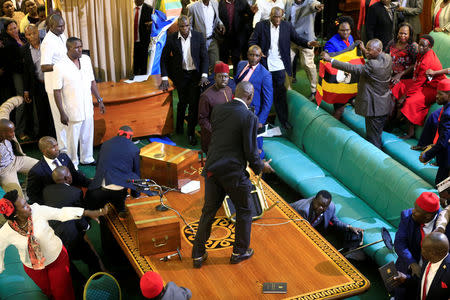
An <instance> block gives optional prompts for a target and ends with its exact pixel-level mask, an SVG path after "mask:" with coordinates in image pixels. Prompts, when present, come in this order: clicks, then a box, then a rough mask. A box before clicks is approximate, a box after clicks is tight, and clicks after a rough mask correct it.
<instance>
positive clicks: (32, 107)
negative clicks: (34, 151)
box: [21, 24, 56, 137]
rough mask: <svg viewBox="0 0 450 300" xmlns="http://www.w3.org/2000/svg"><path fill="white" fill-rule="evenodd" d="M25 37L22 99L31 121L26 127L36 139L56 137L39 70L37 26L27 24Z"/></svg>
mask: <svg viewBox="0 0 450 300" xmlns="http://www.w3.org/2000/svg"><path fill="white" fill-rule="evenodd" d="M25 37H26V38H27V41H28V43H27V44H25V45H23V46H22V47H21V51H22V53H21V54H22V57H23V66H24V70H23V71H24V72H23V90H24V92H23V98H24V100H25V103H26V104H25V109H26V114H28V116H30V118H29V119H32V120H33V122H30V123H31V124H27V127H32V128H33V130H32V131H31V130H29V131H30V132H32V133H33V134H34V136H36V137H42V136H46V135H50V136H56V135H55V128H54V125H53V119H52V113H51V111H50V104H49V102H48V97H47V93H46V92H45V86H44V73H43V72H42V70H41V60H40V57H41V49H40V47H41V41H40V39H39V31H38V28H37V26H36V25H34V24H29V25H28V26H27V27H25ZM34 111H35V112H36V113H35V114H34V113H33V112H34ZM31 116H32V117H31ZM30 125H31V126H30ZM27 129H28V128H27ZM30 129H31V128H30Z"/></svg>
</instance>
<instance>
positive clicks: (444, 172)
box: [434, 166, 450, 185]
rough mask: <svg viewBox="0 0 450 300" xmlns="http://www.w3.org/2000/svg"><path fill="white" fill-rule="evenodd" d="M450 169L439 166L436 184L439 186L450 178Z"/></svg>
mask: <svg viewBox="0 0 450 300" xmlns="http://www.w3.org/2000/svg"><path fill="white" fill-rule="evenodd" d="M449 172H450V169H449V168H448V167H441V166H439V169H438V170H437V173H436V179H435V180H434V183H435V184H436V185H437V184H438V183H439V182H441V181H443V180H444V179H446V178H447V177H448V176H449Z"/></svg>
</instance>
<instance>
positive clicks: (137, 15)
mask: <svg viewBox="0 0 450 300" xmlns="http://www.w3.org/2000/svg"><path fill="white" fill-rule="evenodd" d="M138 29H139V7H138V6H137V7H136V12H135V13H134V41H135V42H136V41H137V39H138Z"/></svg>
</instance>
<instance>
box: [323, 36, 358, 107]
mask: <svg viewBox="0 0 450 300" xmlns="http://www.w3.org/2000/svg"><path fill="white" fill-rule="evenodd" d="M330 56H331V57H332V58H334V59H336V60H339V61H342V62H348V63H351V64H352V65H363V64H364V58H363V57H362V54H361V50H360V49H359V47H358V44H357V43H353V44H352V45H350V47H348V48H347V49H345V50H343V51H341V52H334V53H330ZM358 82H359V76H355V75H353V74H350V73H346V72H344V71H341V70H338V69H335V68H333V67H332V66H331V62H325V61H323V60H321V61H320V65H319V82H318V84H317V92H316V102H317V105H320V103H321V102H322V100H323V101H325V102H326V103H330V104H334V103H347V102H348V101H349V100H350V99H351V98H353V97H355V96H356V94H357V93H358Z"/></svg>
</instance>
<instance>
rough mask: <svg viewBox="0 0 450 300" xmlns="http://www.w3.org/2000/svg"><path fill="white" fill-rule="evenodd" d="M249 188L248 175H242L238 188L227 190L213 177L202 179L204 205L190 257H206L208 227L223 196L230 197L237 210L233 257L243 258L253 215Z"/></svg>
mask: <svg viewBox="0 0 450 300" xmlns="http://www.w3.org/2000/svg"><path fill="white" fill-rule="evenodd" d="M251 187H252V184H251V182H250V179H249V178H248V174H246V173H244V172H243V173H242V175H241V178H239V180H237V186H230V185H229V184H228V183H227V182H222V181H221V179H220V178H216V177H215V176H211V177H207V178H205V204H204V205H203V209H202V216H201V217H200V222H199V225H198V230H197V234H196V235H195V240H194V246H193V248H192V257H194V258H195V257H200V256H202V255H203V254H204V253H205V243H206V242H207V241H208V239H209V236H210V235H211V226H212V223H213V221H214V217H215V216H216V213H217V210H219V208H220V206H221V205H222V202H223V199H224V198H225V195H228V196H230V199H231V201H232V202H233V204H234V207H235V208H236V224H235V241H234V245H233V253H235V254H243V253H244V252H245V251H247V249H248V247H249V245H250V234H251V230H252V214H251V209H250V205H249V199H250V191H251Z"/></svg>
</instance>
